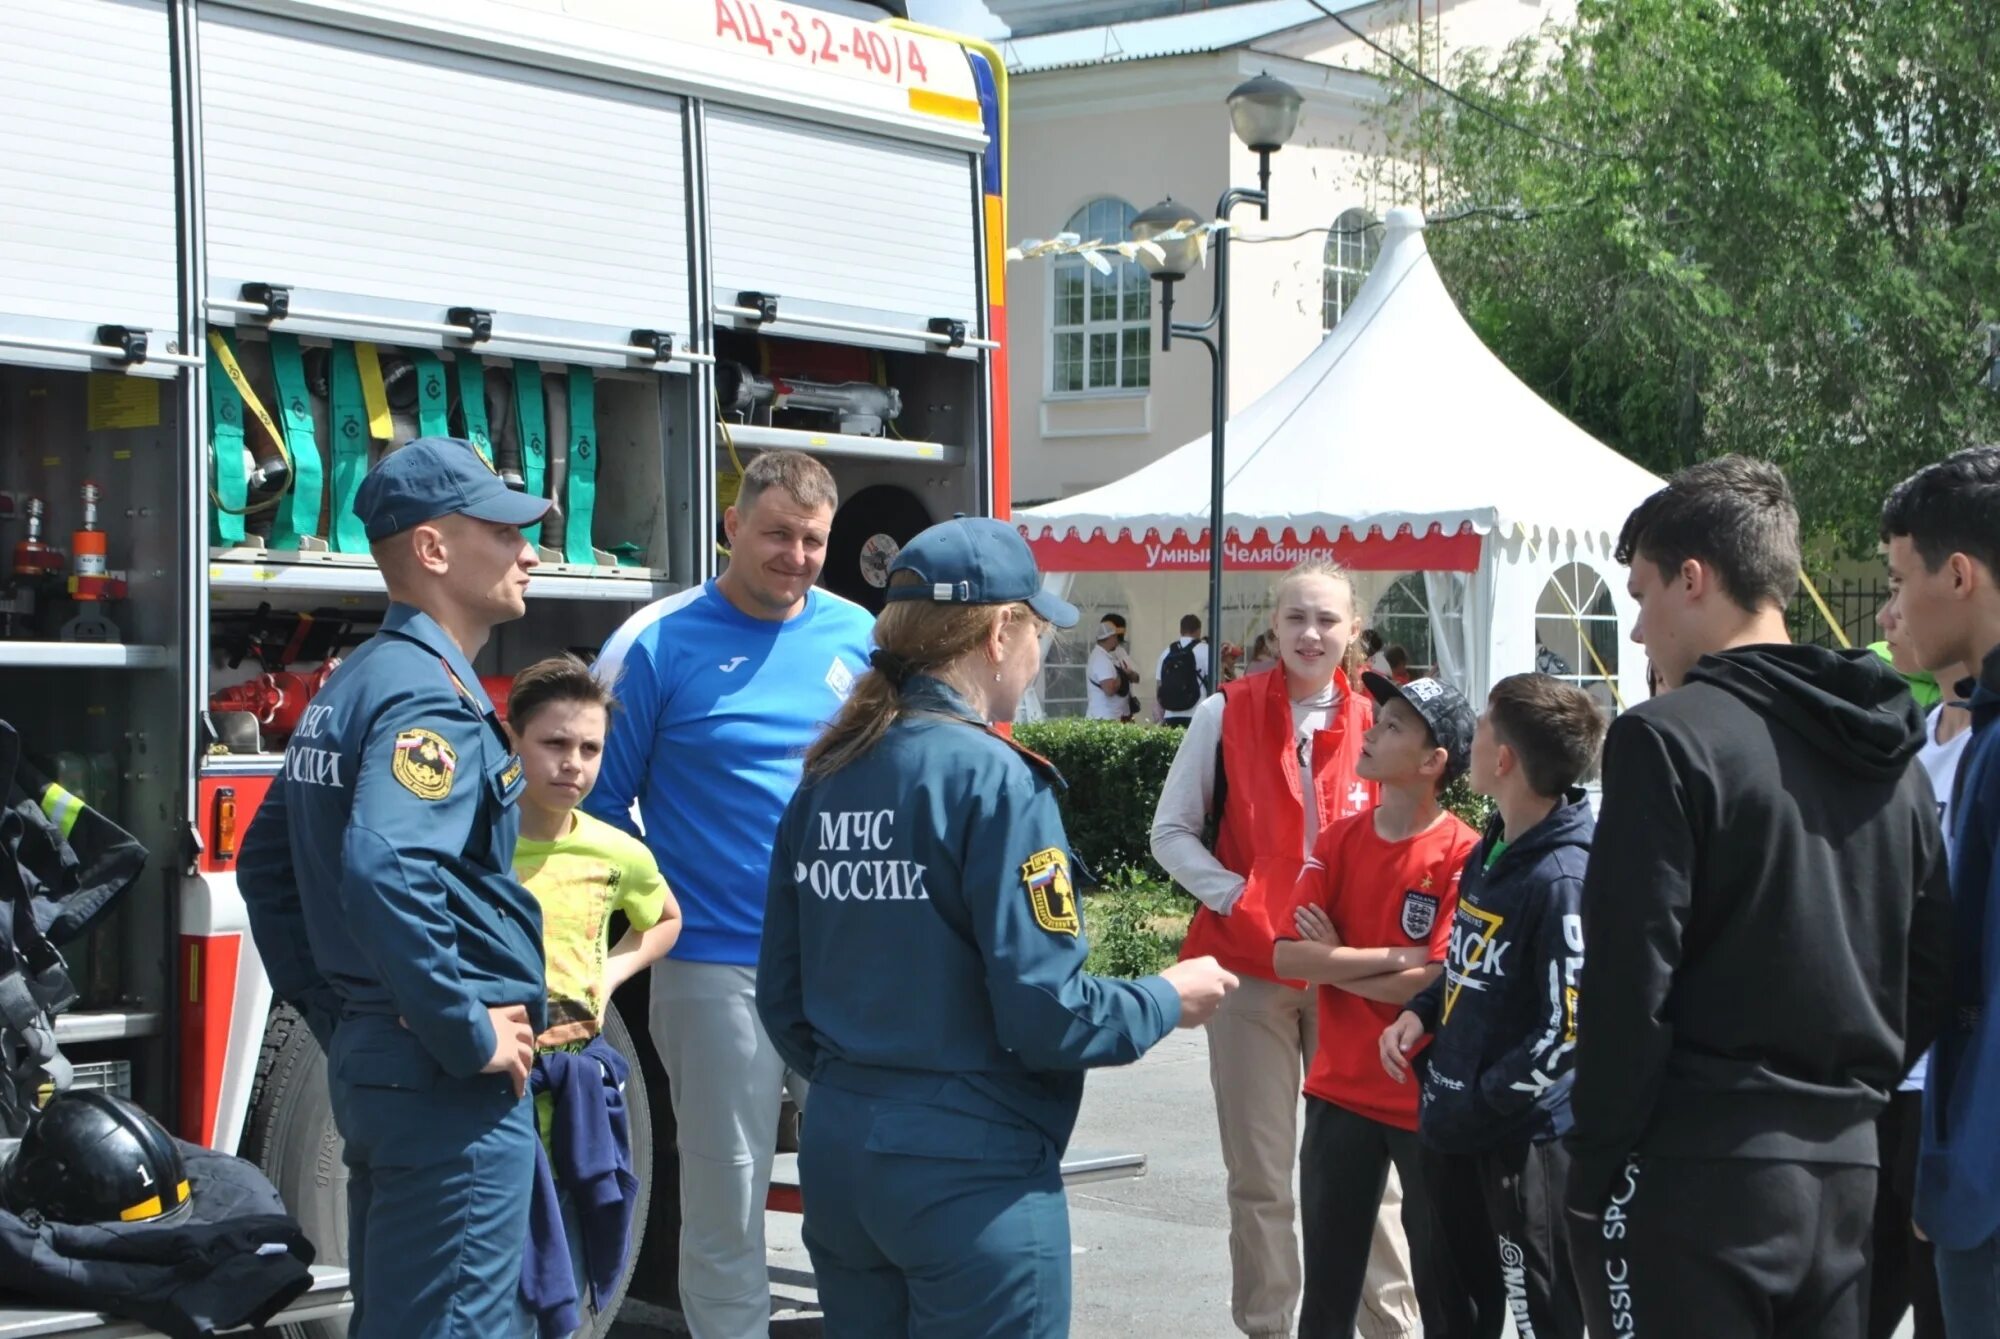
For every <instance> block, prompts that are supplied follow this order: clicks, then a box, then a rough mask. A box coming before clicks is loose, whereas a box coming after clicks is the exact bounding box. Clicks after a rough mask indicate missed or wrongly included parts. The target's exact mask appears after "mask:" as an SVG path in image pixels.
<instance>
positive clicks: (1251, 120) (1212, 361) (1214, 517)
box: [1132, 74, 1303, 687]
mask: <svg viewBox="0 0 2000 1339" xmlns="http://www.w3.org/2000/svg"><path fill="white" fill-rule="evenodd" d="M1302 102H1303V99H1302V98H1301V97H1300V96H1299V92H1298V90H1297V89H1295V88H1293V87H1292V86H1291V85H1290V84H1288V83H1286V82H1285V81H1284V80H1282V79H1274V78H1272V77H1271V76H1270V75H1268V74H1260V75H1258V76H1257V77H1256V78H1255V79H1251V80H1249V81H1247V82H1245V83H1243V84H1239V85H1238V86H1237V87H1236V88H1235V89H1234V90H1233V91H1232V92H1231V93H1230V95H1229V120H1230V124H1231V126H1232V127H1233V128H1234V129H1235V131H1236V137H1237V138H1238V139H1240V140H1242V141H1243V143H1244V144H1245V145H1247V146H1249V148H1250V149H1251V150H1252V151H1253V152H1254V153H1255V154H1256V155H1257V189H1255V190H1250V189H1248V188H1246V187H1240V186H1231V187H1230V188H1229V189H1227V190H1225V191H1224V192H1223V193H1222V198H1221V199H1220V200H1218V201H1216V205H1215V215H1214V217H1215V218H1217V219H1219V220H1221V221H1222V222H1224V223H1227V222H1228V220H1229V215H1230V213H1231V212H1232V211H1233V210H1234V209H1235V208H1236V206H1238V205H1255V206H1257V211H1258V217H1259V218H1261V219H1269V218H1270V217H1271V194H1270V186H1271V155H1272V154H1274V153H1276V152H1277V151H1278V150H1279V149H1282V148H1283V147H1284V146H1285V144H1286V143H1287V142H1288V141H1290V139H1291V138H1292V134H1293V132H1294V131H1296V130H1297V129H1298V125H1299V108H1300V106H1301V104H1302ZM1201 221H1202V220H1201V218H1200V216H1199V215H1197V214H1196V213H1195V212H1194V211H1193V210H1191V209H1189V208H1188V207H1187V206H1186V205H1183V204H1179V203H1177V202H1176V201H1175V200H1174V199H1173V198H1172V197H1171V196H1169V197H1168V198H1167V199H1165V200H1163V201H1161V202H1160V203H1159V204H1157V205H1154V206H1153V207H1152V208H1151V209H1148V210H1146V211H1145V212H1144V213H1142V214H1140V215H1138V216H1137V217H1136V218H1134V219H1133V220H1132V238H1133V240H1134V241H1138V242H1151V243H1153V247H1154V248H1156V249H1157V250H1154V249H1146V250H1141V251H1140V252H1139V263H1140V264H1141V265H1143V266H1145V267H1146V272H1147V273H1148V274H1150V275H1151V276H1152V277H1153V278H1155V279H1157V280H1158V281H1159V283H1160V351H1161V352H1162V353H1165V352H1167V351H1168V350H1170V349H1172V348H1173V347H1174V336H1176V335H1179V336H1180V337H1181V338H1182V339H1191V340H1194V341H1195V342H1196V343H1198V344H1200V345H1201V346H1202V347H1203V348H1205V349H1207V350H1208V357H1209V365H1210V367H1211V368H1212V369H1213V375H1212V377H1211V379H1210V392H1209V432H1208V457H1209V464H1208V469H1209V476H1208V637H1209V655H1208V672H1209V678H1210V680H1211V686H1212V687H1220V686H1221V683H1222V543H1223V510H1222V482H1223V468H1224V465H1223V452H1224V446H1225V443H1226V441H1227V436H1228V427H1229V229H1228V228H1226V227H1225V228H1221V229H1218V230H1217V231H1216V232H1215V233H1214V237H1215V300H1214V303H1213V305H1212V306H1211V308H1210V310H1209V313H1208V319H1207V320H1205V321H1202V322H1200V323H1199V324H1196V323H1192V322H1186V321H1176V320H1175V319H1174V285H1175V284H1176V283H1178V282H1180V281H1181V280H1183V279H1185V278H1187V276H1188V274H1189V272H1190V271H1191V270H1193V268H1194V267H1195V266H1196V265H1198V264H1200V263H1201V249H1202V246H1201V238H1200V237H1199V236H1198V235H1196V234H1195V233H1194V232H1193V229H1194V228H1196V227H1198V226H1199V225H1200V223H1201Z"/></svg>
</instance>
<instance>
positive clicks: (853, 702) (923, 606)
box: [805, 572, 1009, 780]
mask: <svg viewBox="0 0 2000 1339" xmlns="http://www.w3.org/2000/svg"><path fill="white" fill-rule="evenodd" d="M917 582H918V578H917V576H916V574H915V573H914V572H898V573H896V574H895V575H894V576H893V577H891V578H890V584H891V585H892V586H902V585H912V584H916V583H917ZM1008 607H1009V606H1006V605H992V604H935V603H932V602H931V601H929V600H898V601H895V602H893V603H891V604H889V605H888V606H887V607H885V608H884V609H883V610H882V613H881V615H880V616H879V617H878V618H876V620H875V650H874V652H873V653H872V654H871V655H870V656H869V658H868V663H869V669H868V672H867V673H866V674H863V675H862V676H861V677H860V678H859V679H857V680H856V681H855V684H854V688H853V689H852V690H851V691H850V692H849V693H848V695H847V701H846V702H845V703H843V704H842V706H841V708H840V712H839V714H838V715H836V716H835V717H834V718H833V723H832V724H831V725H829V726H827V727H826V729H825V730H824V731H823V732H822V733H821V734H820V737H819V738H818V739H815V740H814V741H813V743H812V747H811V748H809V749H807V750H806V767H805V770H806V776H807V778H809V779H811V780H818V779H820V778H822V777H826V776H831V775H832V774H833V773H835V772H838V771H839V770H840V769H841V768H843V767H845V766H847V765H848V764H849V763H851V762H853V761H855V760H856V759H858V758H860V757H861V756H862V755H863V754H865V753H867V752H868V751H869V750H870V749H872V748H874V747H875V746H876V745H877V744H878V743H880V742H881V740H882V736H884V735H886V734H888V733H889V727H890V726H892V725H894V724H895V723H896V720H897V718H898V717H900V716H901V715H902V714H903V710H904V707H903V685H904V684H905V683H907V682H908V681H909V679H910V677H911V676H912V675H916V674H930V675H934V676H935V675H936V674H937V673H938V672H939V671H941V670H944V669H946V668H947V667H949V666H950V665H952V664H953V663H954V662H956V661H957V660H959V659H960V658H961V657H963V656H967V655H970V654H972V653H973V652H975V651H977V650H978V649H979V647H980V645H981V644H982V643H983V642H984V641H985V640H986V635H987V633H988V631H989V630H990V629H991V628H992V627H993V620H994V619H995V618H996V617H998V616H999V615H1000V613H1001V611H1002V610H1004V609H1006V608H1008Z"/></svg>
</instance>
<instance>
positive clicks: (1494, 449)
mask: <svg viewBox="0 0 2000 1339" xmlns="http://www.w3.org/2000/svg"><path fill="white" fill-rule="evenodd" d="M1423 228H1424V224H1423V216H1422V214H1421V213H1419V212H1418V211H1416V210H1414V209H1395V210H1391V211H1390V213H1389V217H1388V224H1387V233H1386V236H1385V238H1384V241H1383V247H1382V252H1381V256H1380V258H1379V259H1378V260H1377V261H1376V264H1375V267H1374V269H1373V270H1372V271H1371V272H1370V273H1369V276H1368V280H1367V282H1366V283H1365V284H1364V285H1363V286H1362V289H1361V291H1360V293H1359V294H1358V295H1357V296H1356V298H1355V302H1354V305H1353V307H1352V308H1351V309H1350V310H1349V312H1348V314H1347V315H1346V316H1345V317H1344V318H1343V319H1342V320H1341V322H1340V324H1339V325H1337V326H1335V327H1334V329H1333V331H1332V332H1331V333H1330V334H1328V335H1327V337H1326V338H1325V339H1324V340H1323V341H1321V343H1320V345H1319V347H1318V348H1316V349H1315V350H1313V352H1312V353H1311V354H1310V355H1309V356H1308V357H1307V358H1306V359H1305V361H1304V362H1302V363H1300V364H1299V365H1298V366H1297V367H1296V368H1294V369H1293V370H1292V371H1291V373H1290V374H1289V375H1287V376H1286V377H1285V378H1284V379H1283V380H1282V381H1280V382H1278V384H1277V385H1275V386H1273V387H1272V388H1271V389H1270V390H1269V391H1267V392H1265V394H1264V395H1263V396H1261V397H1260V398H1259V399H1258V400H1257V401H1256V402H1255V403H1254V404H1251V405H1250V406H1249V407H1248V408H1246V409H1244V410H1243V411H1242V412H1241V413H1239V414H1237V415H1236V416H1235V417H1233V418H1231V419H1230V421H1229V432H1228V440H1227V443H1226V447H1227V456H1226V465H1225V474H1226V491H1225V494H1224V496H1225V500H1226V502H1227V510H1226V513H1225V514H1226V529H1227V537H1228V540H1227V542H1228V547H1227V549H1226V551H1225V555H1224V556H1225V559H1226V561H1227V562H1228V564H1229V565H1230V566H1231V567H1235V568H1265V569H1282V568H1286V567H1290V566H1292V565H1293V563H1295V562H1297V561H1300V560H1302V559H1304V558H1307V557H1334V558H1337V559H1338V560H1339V561H1341V562H1342V563H1344V564H1346V565H1347V566H1349V567H1354V568H1360V569H1372V570H1404V571H1410V570H1430V571H1461V572H1470V571H1473V570H1474V569H1476V568H1477V567H1478V566H1479V563H1480V552H1481V541H1482V537H1483V536H1486V535H1497V536H1498V537H1500V538H1503V539H1506V538H1513V537H1515V536H1517V535H1519V536H1522V537H1526V538H1528V539H1529V540H1530V541H1531V542H1541V541H1547V542H1551V543H1553V542H1554V541H1556V540H1557V539H1558V538H1559V537H1564V536H1567V537H1569V538H1571V539H1574V540H1584V541H1586V542H1588V543H1590V545H1591V547H1593V548H1595V549H1596V550H1598V551H1599V552H1603V551H1606V550H1607V549H1608V548H1609V546H1610V541H1611V539H1612V538H1614V537H1615V534H1616V531H1617V528H1618V526H1619V525H1620V524H1621V523H1622V522H1623V520H1624V518H1625V516H1626V514H1627V513H1628V512H1629V511H1630V510H1631V509H1632V508H1633V507H1634V506H1636V505H1637V504H1638V503H1639V502H1640V501H1641V500H1642V499H1644V498H1645V497H1646V496H1647V495H1648V494H1650V493H1652V492H1653V491H1654V490H1655V489H1657V488H1659V487H1660V483H1661V481H1660V480H1659V479H1657V478H1656V477H1654V476H1653V475H1652V474H1650V473H1648V472H1647V471H1645V470H1642V469H1640V468H1639V467H1638V466H1637V465H1634V464H1632V463H1631V462H1630V461H1628V460H1626V459H1625V458H1624V457H1623V456H1621V455H1619V454H1618V453H1617V452H1615V451H1612V450H1611V449H1609V448H1608V447H1605V446H1604V445H1602V444H1601V443H1599V442H1598V441H1597V440H1596V439H1594V438H1592V437H1591V436H1590V435H1589V434H1587V433H1585V432H1584V431H1583V430H1582V429H1580V428H1578V427H1577V426H1576V425H1575V424H1573V423H1571V422H1570V421H1569V420H1568V419H1566V418H1564V417H1563V416H1562V415H1561V414H1560V413H1558V412H1557V411H1556V410H1554V409H1553V408H1551V407H1550V406H1549V405H1548V404H1547V403H1545V402H1544V401H1543V400H1542V398H1541V397H1540V396H1538V395H1536V394H1535V393H1534V392H1533V391H1532V390H1530V389H1528V387H1526V386H1525V385H1523V384H1522V383H1521V382H1520V381H1519V380H1517V379H1516V378H1515V377H1514V375H1513V373H1511V372H1509V371H1508V370H1507V369H1506V367H1505V366H1504V365H1502V364H1501V362H1500V360H1499V359H1498V358H1496V357H1494V356H1493V354H1492V352H1491V351H1489V350H1488V349H1487V348H1486V346H1485V345H1484V344H1483V343H1481V342H1480V340H1479V337H1478V336H1477V335H1475V334H1474V333H1473V332H1472V329H1471V327H1470V326H1468V325H1467V324H1466V323H1465V320H1464V318H1463V317H1462V316H1461V315H1460V314H1459V311H1458V307H1457V305H1456V304H1455V303H1454V302H1453V301H1452V299H1451V295H1450V294H1449V293H1447V292H1446V291H1445V287H1444V283H1443V282H1442V281H1441V280H1440V279H1439V278H1438V273H1437V269H1436V267H1435V266H1434V265H1432V263H1431V258H1430V252H1429V250H1428V249H1427V248H1426V247H1425V245H1424V237H1423ZM1208 483H1209V439H1208V436H1207V435H1206V434H1204V435H1203V436H1201V437H1200V438H1199V439H1197V440H1195V441H1192V442H1189V443H1188V444H1187V445H1185V446H1182V447H1180V448H1178V449H1176V450H1174V451H1171V452H1169V453H1168V454H1167V455H1165V456H1163V457H1161V458H1160V459H1159V460H1156V461H1154V462H1153V463H1152V464H1150V465H1147V466H1145V467H1144V468H1142V469H1140V470H1137V471H1135V472H1134V473H1132V474H1130V475H1127V476H1126V477H1125V478H1123V479H1119V480H1117V481H1115V482H1113V483H1109V484H1106V485H1104V486H1103V487H1101V488H1095V489H1092V490H1090V491H1089V492H1086V493H1081V494H1078V495H1077V496H1076V497H1072V498H1067V499H1064V500H1062V501H1058V502H1051V503H1048V504H1046V505H1043V506H1040V507H1033V508H1029V509H1026V510H1023V511H1022V512H1020V513H1018V514H1017V517H1016V519H1017V521H1018V522H1019V523H1020V525H1021V529H1022V533H1023V534H1025V535H1026V536H1027V537H1028V539H1029V540H1030V541H1031V542H1032V543H1033V545H1034V547H1035V552H1036V557H1037V559H1038V561H1039V562H1040V564H1041V566H1042V568H1043V569H1044V570H1045V571H1072V572H1074V571H1160V570H1168V571H1171V570H1188V569H1192V568H1197V567H1201V566H1204V565H1205V564H1206V562H1207V539H1208V536H1207V522H1208V515H1207V507H1206V505H1205V504H1206V500H1207V498H1208Z"/></svg>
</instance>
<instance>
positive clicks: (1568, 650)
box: [1535, 563, 1619, 716]
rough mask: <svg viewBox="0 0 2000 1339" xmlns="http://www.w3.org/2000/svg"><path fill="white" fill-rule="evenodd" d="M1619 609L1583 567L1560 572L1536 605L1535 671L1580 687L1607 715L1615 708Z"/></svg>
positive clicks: (1597, 579) (1593, 573)
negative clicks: (1612, 686)
mask: <svg viewBox="0 0 2000 1339" xmlns="http://www.w3.org/2000/svg"><path fill="white" fill-rule="evenodd" d="M1618 643H1619V638H1618V610H1617V607H1616V606H1615V605H1613V604H1612V601H1611V588H1610V587H1608V586H1606V585H1605V584H1604V578H1603V577H1601V576H1599V575H1598V574H1597V573H1596V571H1595V570H1593V569H1592V568H1589V567H1586V566H1584V565H1583V564H1582V563H1571V564H1570V565H1569V566H1567V567H1564V568H1560V569H1558V570H1557V572H1556V574H1555V575H1554V576H1552V577H1550V578H1549V584H1548V585H1546V586H1544V587H1542V596H1541V599H1540V600H1538V601H1536V603H1535V668H1536V669H1538V670H1540V671H1541V672H1542V673H1544V674H1552V675H1554V676H1555V677H1556V678H1558V679H1565V680H1567V681H1569V682H1570V683H1573V684H1577V685H1579V686H1581V687H1582V688H1583V689H1584V690H1585V691H1586V692H1588V693H1589V694H1590V695H1591V696H1592V697H1594V698H1596V699H1597V701H1598V705H1600V706H1601V707H1603V708H1604V713H1605V715H1607V716H1608V715H1610V714H1611V713H1612V712H1614V711H1615V710H1617V705H1618V699H1617V696H1616V695H1615V694H1614V693H1613V692H1612V691H1611V685H1612V683H1613V682H1614V681H1616V679H1617V678H1618V650H1619V644H1618Z"/></svg>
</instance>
